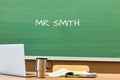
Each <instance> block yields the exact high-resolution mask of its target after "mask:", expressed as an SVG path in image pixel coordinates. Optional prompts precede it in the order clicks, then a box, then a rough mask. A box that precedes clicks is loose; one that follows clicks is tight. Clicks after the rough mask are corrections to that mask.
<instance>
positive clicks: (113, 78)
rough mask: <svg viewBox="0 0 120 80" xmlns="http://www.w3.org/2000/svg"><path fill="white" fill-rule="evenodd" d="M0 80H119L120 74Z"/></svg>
mask: <svg viewBox="0 0 120 80" xmlns="http://www.w3.org/2000/svg"><path fill="white" fill-rule="evenodd" d="M0 80H120V74H98V75H97V77H96V78H64V77H57V78H50V77H46V78H36V77H28V78H23V77H15V76H8V75H0Z"/></svg>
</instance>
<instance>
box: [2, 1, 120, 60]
mask: <svg viewBox="0 0 120 80" xmlns="http://www.w3.org/2000/svg"><path fill="white" fill-rule="evenodd" d="M18 43H23V44H25V54H26V55H27V56H67V57H69V56H70V57H72V56H74V57H108V58H111V57H112V58H120V0H0V44H18Z"/></svg>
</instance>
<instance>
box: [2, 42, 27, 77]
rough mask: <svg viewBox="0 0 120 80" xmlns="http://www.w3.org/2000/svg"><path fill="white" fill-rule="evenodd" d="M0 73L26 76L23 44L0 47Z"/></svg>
mask: <svg viewBox="0 0 120 80" xmlns="http://www.w3.org/2000/svg"><path fill="white" fill-rule="evenodd" d="M0 73H2V74H10V75H16V76H26V70H25V58H24V44H5V45H3V44H2V45H0Z"/></svg>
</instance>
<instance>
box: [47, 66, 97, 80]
mask: <svg viewBox="0 0 120 80" xmlns="http://www.w3.org/2000/svg"><path fill="white" fill-rule="evenodd" d="M47 75H48V76H49V77H61V76H64V77H76V78H78V77H79V78H95V77H96V76H97V75H96V73H93V72H89V71H70V70H68V69H65V68H61V69H59V70H57V71H55V72H52V73H48V74H47Z"/></svg>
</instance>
